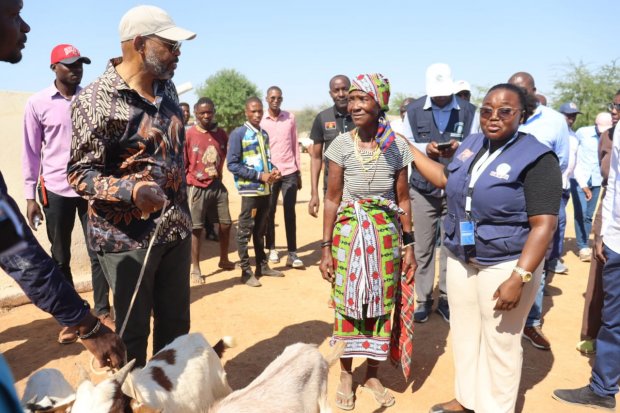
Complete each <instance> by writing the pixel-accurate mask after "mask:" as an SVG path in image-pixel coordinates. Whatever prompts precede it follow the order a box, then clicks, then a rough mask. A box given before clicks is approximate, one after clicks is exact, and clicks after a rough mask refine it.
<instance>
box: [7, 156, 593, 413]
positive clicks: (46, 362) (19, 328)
mask: <svg viewBox="0 0 620 413" xmlns="http://www.w3.org/2000/svg"><path fill="white" fill-rule="evenodd" d="M302 160H303V167H304V171H306V172H305V173H304V187H303V189H302V190H301V191H300V193H299V197H298V203H297V228H298V230H297V243H298V246H299V249H298V252H299V255H300V256H301V258H302V259H303V261H304V262H305V263H306V268H305V269H289V268H286V267H285V265H284V264H285V260H284V259H283V260H282V262H281V264H279V265H275V268H277V269H280V270H283V271H284V272H285V274H286V277H284V278H264V279H262V281H261V282H262V283H263V286H262V287H261V288H249V287H246V286H244V285H241V284H240V283H239V275H240V274H239V270H235V271H231V272H222V271H218V270H217V256H218V245H217V244H216V243H214V242H211V241H205V242H204V243H203V248H202V252H203V256H202V269H203V273H205V274H208V277H207V278H206V284H204V285H194V286H192V289H191V302H192V304H191V313H192V326H191V331H193V332H201V333H203V334H204V335H205V336H206V337H207V339H208V340H209V341H210V342H211V343H214V342H215V341H216V340H218V339H219V338H220V337H221V336H223V335H232V336H234V337H235V338H236V341H237V347H235V348H233V349H230V350H229V351H228V352H227V353H226V354H225V356H224V359H223V362H224V364H225V369H226V371H227V373H228V378H229V382H230V385H231V386H232V387H233V388H234V389H238V388H241V387H244V386H245V385H247V384H248V383H249V382H250V381H251V380H252V379H253V378H254V377H256V376H257V375H258V374H259V373H260V372H261V371H262V370H263V369H264V368H265V367H266V366H267V365H268V364H269V363H270V362H271V361H272V360H273V359H274V358H275V357H276V356H278V355H279V354H280V353H281V352H282V350H283V349H284V348H285V347H286V346H287V345H289V344H293V343H296V342H300V341H303V342H308V343H316V344H318V345H319V346H320V349H321V351H323V352H327V351H329V346H328V344H327V343H328V339H329V336H330V333H331V328H332V319H333V312H332V310H330V309H329V308H328V307H327V297H328V293H329V285H328V284H327V283H326V282H325V281H323V279H322V278H321V275H320V273H319V270H318V261H319V258H320V251H319V242H320V239H321V234H322V219H321V218H318V219H316V218H312V217H310V216H309V215H308V214H307V202H308V200H309V199H310V188H309V182H310V180H309V173H308V172H307V171H309V169H310V167H309V157H308V155H307V154H304V155H303V156H302ZM226 183H227V187H228V188H229V190H230V194H231V196H230V199H231V214H232V216H233V218H234V220H235V222H236V217H237V216H238V212H239V206H240V198H239V196H238V195H237V193H236V191H235V189H234V186H233V184H232V179H230V177H227V178H226ZM569 217H570V218H569V223H568V229H567V237H568V240H567V243H566V248H565V250H566V255H565V257H564V259H565V263H566V265H567V266H568V267H569V268H570V272H569V274H568V275H557V276H555V277H554V278H553V279H552V281H551V283H550V286H549V288H548V292H549V294H550V295H549V296H546V297H545V302H544V309H545V317H544V321H545V325H544V331H545V333H546V335H547V336H548V337H549V339H550V340H551V342H552V350H551V351H541V350H537V349H534V348H533V347H532V346H531V345H530V344H529V343H528V342H525V341H523V347H524V348H523V350H524V363H523V374H522V380H521V388H520V391H519V399H518V402H517V412H528V413H529V412H580V411H590V410H587V409H577V408H573V407H568V406H566V405H563V404H560V403H558V402H557V401H555V400H553V399H552V398H551V392H552V391H553V390H554V389H556V388H573V387H580V386H583V385H584V384H586V383H587V382H588V379H589V374H590V368H591V363H592V362H593V359H589V358H586V357H584V356H582V355H580V353H578V352H577V351H576V350H575V344H576V343H577V341H578V340H579V331H580V326H581V317H582V309H583V293H584V291H585V287H586V282H587V273H588V268H589V264H588V263H582V262H580V261H579V259H578V258H577V257H576V255H575V250H576V247H575V242H574V230H573V225H572V212H571V211H569ZM276 225H277V228H276V234H277V246H278V249H279V250H280V252H281V255H283V252H284V251H286V242H285V236H284V222H283V217H282V210H281V209H279V212H278V215H277V221H276ZM230 251H231V254H230V256H231V259H233V260H236V259H237V254H236V245H235V244H234V243H233V245H231V250H230ZM83 296H84V298H85V299H87V300H89V301H91V302H92V295H91V294H89V293H87V294H84V295H83ZM58 331H59V328H58V326H57V324H56V322H55V321H54V320H53V319H52V318H51V317H50V316H48V315H47V314H46V313H43V312H41V311H40V310H38V309H37V308H36V307H34V306H33V305H23V306H20V307H16V308H12V309H4V310H2V311H1V312H0V352H2V353H3V354H4V356H5V357H6V359H7V361H8V363H9V364H10V366H11V368H12V370H13V374H14V375H15V379H16V381H17V388H18V392H19V394H20V395H21V392H22V391H23V389H24V387H25V383H26V379H27V378H28V376H29V375H30V374H32V373H33V372H35V371H37V370H39V369H42V368H57V369H60V370H61V371H62V372H63V373H64V374H65V375H66V376H67V378H68V380H69V382H70V383H72V384H75V381H76V380H77V370H76V367H75V364H76V363H83V364H84V365H88V362H89V359H90V357H89V355H88V354H87V353H86V351H85V350H84V348H83V347H82V346H81V345H80V344H72V345H59V344H56V341H55V340H56V337H57V334H58ZM449 333H450V328H449V325H448V324H447V323H445V322H444V321H443V319H442V318H441V317H440V316H439V315H437V314H433V315H432V316H431V317H430V319H429V321H428V322H427V323H425V324H417V325H416V330H415V334H414V336H415V337H414V365H413V374H412V378H411V379H410V380H409V381H408V382H405V381H404V379H403V377H402V374H400V372H399V370H396V369H394V368H393V367H392V366H391V365H389V364H387V363H386V364H385V366H384V367H382V368H381V370H380V378H381V380H382V381H383V383H384V384H385V386H386V387H388V388H389V389H390V390H391V391H392V392H393V393H394V394H395V397H396V404H395V405H394V406H393V407H391V408H389V409H379V408H378V407H377V405H376V404H375V402H374V400H373V399H372V398H371V397H370V396H368V395H367V394H366V393H363V392H360V391H357V392H356V394H357V401H356V408H355V411H356V412H360V413H366V412H381V411H392V412H414V413H415V412H427V411H428V409H429V408H430V407H431V406H432V405H433V404H435V403H438V402H442V401H446V400H449V399H451V398H452V397H453V389H454V387H453V367H452V345H451V340H450V337H449V335H450V334H449ZM364 367H365V366H364V365H362V364H361V362H360V361H355V362H354V368H355V371H354V380H355V381H356V382H357V383H360V382H361V381H362V380H363V374H364ZM95 380H99V378H97V379H95ZM329 380H330V384H329V399H330V401H331V402H332V404H333V400H334V397H335V393H336V385H337V380H338V368H333V369H332V370H331V371H330V375H329ZM334 410H335V411H338V409H336V408H335V406H334Z"/></svg>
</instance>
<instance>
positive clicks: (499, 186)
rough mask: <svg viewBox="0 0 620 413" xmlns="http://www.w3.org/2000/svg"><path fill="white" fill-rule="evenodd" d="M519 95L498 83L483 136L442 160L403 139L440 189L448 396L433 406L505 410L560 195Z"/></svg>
mask: <svg viewBox="0 0 620 413" xmlns="http://www.w3.org/2000/svg"><path fill="white" fill-rule="evenodd" d="M532 110H533V107H532V105H531V104H528V100H527V98H526V95H525V93H524V92H523V91H522V90H521V89H520V88H518V87H516V86H513V85H510V84H499V85H496V86H494V87H492V88H491V89H490V90H489V92H488V93H487V95H486V97H485V98H484V101H483V103H482V106H481V107H480V126H481V129H482V132H483V133H482V134H474V135H470V136H469V137H468V138H466V139H465V140H464V141H463V142H462V144H461V145H460V147H459V149H458V150H457V152H456V153H455V155H454V158H453V161H452V162H451V163H450V164H449V165H448V166H446V167H444V165H441V164H439V163H437V162H435V161H433V160H431V159H429V158H428V157H426V156H425V155H424V154H423V153H421V152H420V151H419V150H417V149H416V148H415V147H410V148H411V150H412V152H413V155H414V158H415V161H414V163H415V167H416V168H417V169H418V170H419V172H420V173H421V174H422V175H423V176H424V177H425V178H426V179H428V180H429V181H430V182H431V183H433V184H434V185H435V186H437V187H440V188H445V190H446V195H447V202H448V214H447V215H446V217H445V221H444V228H445V240H444V245H445V246H446V248H447V249H448V251H449V254H448V271H447V288H448V291H449V294H448V297H449V298H448V299H449V304H450V309H451V310H452V311H451V318H450V329H451V333H452V343H453V349H454V364H455V366H454V367H455V376H456V377H455V385H454V387H455V399H454V400H451V401H449V402H447V403H442V404H438V405H435V406H433V407H432V408H431V410H430V411H431V413H441V412H443V413H448V412H461V411H465V412H471V411H474V410H475V411H476V413H503V412H513V411H514V408H515V403H516V399H517V391H518V389H519V381H520V379H521V365H522V361H523V357H522V348H521V333H522V331H523V326H524V325H525V319H526V317H527V314H528V312H529V310H530V307H531V306H532V303H533V301H534V298H535V295H536V290H537V286H538V284H539V282H540V277H541V273H542V264H543V258H544V256H545V251H546V250H547V246H548V245H549V242H550V241H551V239H552V237H553V233H554V230H555V227H556V224H557V214H558V210H559V206H560V196H561V193H562V176H561V172H560V167H559V164H558V161H557V158H556V156H555V154H554V153H553V152H552V151H551V150H550V149H549V148H547V147H546V146H544V145H543V144H541V143H539V142H538V141H537V140H536V138H535V137H533V136H532V135H527V134H524V133H522V132H519V131H518V129H519V125H520V124H521V123H523V121H524V120H525V119H527V118H528V117H529V115H530V114H531V112H532Z"/></svg>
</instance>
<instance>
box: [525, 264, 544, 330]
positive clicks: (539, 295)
mask: <svg viewBox="0 0 620 413" xmlns="http://www.w3.org/2000/svg"><path fill="white" fill-rule="evenodd" d="M546 278H547V271H546V270H543V272H542V275H541V276H540V285H539V286H538V291H537V292H536V298H535V299H534V303H533V304H532V308H531V309H530V313H529V314H528V315H527V320H526V321H525V326H526V327H536V326H539V325H540V324H541V323H540V319H541V318H542V307H543V295H544V294H543V292H544V289H545V279H546Z"/></svg>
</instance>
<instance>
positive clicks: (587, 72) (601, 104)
mask: <svg viewBox="0 0 620 413" xmlns="http://www.w3.org/2000/svg"><path fill="white" fill-rule="evenodd" d="M553 86H554V93H553V103H552V107H554V108H555V109H558V108H559V107H560V105H561V104H562V103H565V102H575V104H576V105H577V106H578V107H579V111H581V112H582V115H579V116H577V121H576V122H575V125H574V126H573V127H574V128H575V129H577V128H580V127H581V126H587V125H593V124H594V119H595V118H596V115H597V114H599V113H600V112H604V111H606V110H607V104H608V103H609V102H611V101H612V100H613V97H614V95H615V94H616V91H617V90H618V89H620V66H618V64H617V61H616V60H612V61H611V63H608V64H605V65H603V66H600V67H599V68H594V69H591V68H589V67H588V66H587V65H586V64H584V63H583V62H579V63H573V62H569V63H568V64H566V65H565V71H564V74H563V75H562V76H561V77H560V78H559V79H558V80H556V81H555V82H554V84H553Z"/></svg>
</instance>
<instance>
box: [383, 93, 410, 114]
mask: <svg viewBox="0 0 620 413" xmlns="http://www.w3.org/2000/svg"><path fill="white" fill-rule="evenodd" d="M409 97H413V95H411V94H406V93H402V92H396V93H394V94H393V95H392V96H390V110H389V111H388V115H394V116H400V105H402V104H403V101H404V100H405V99H407V98H409Z"/></svg>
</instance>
